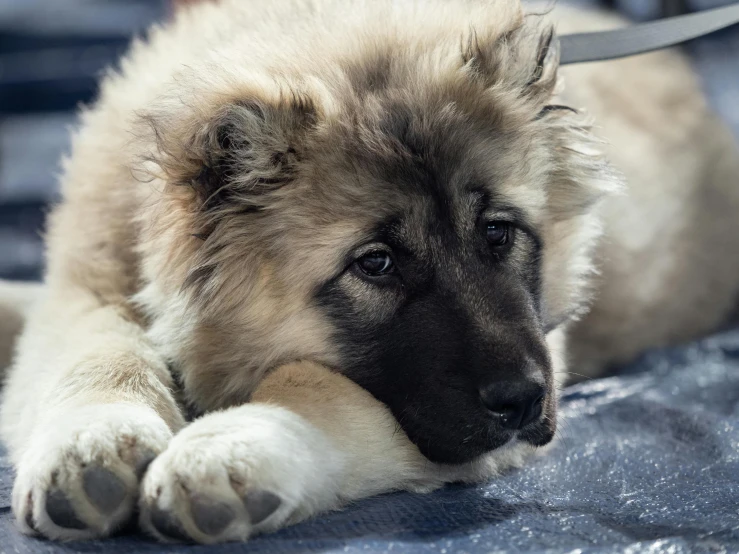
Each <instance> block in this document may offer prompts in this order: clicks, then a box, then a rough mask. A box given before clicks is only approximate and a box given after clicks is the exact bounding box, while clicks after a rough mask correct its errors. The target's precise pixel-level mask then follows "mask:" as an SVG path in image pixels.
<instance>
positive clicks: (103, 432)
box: [13, 404, 172, 540]
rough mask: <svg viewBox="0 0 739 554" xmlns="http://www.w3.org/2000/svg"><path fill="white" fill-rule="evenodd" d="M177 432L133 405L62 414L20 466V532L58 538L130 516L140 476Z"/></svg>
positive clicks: (79, 535) (16, 503) (95, 533)
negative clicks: (174, 432)
mask: <svg viewBox="0 0 739 554" xmlns="http://www.w3.org/2000/svg"><path fill="white" fill-rule="evenodd" d="M171 436H172V433H171V432H170V430H169V428H168V427H167V425H166V424H165V423H164V421H163V420H162V419H161V418H160V417H159V416H158V415H156V414H155V413H154V412H153V411H152V410H150V409H148V408H144V407H140V406H135V405H131V404H108V405H96V406H88V407H85V408H80V409H76V410H74V411H72V412H68V413H64V414H63V415H61V416H59V418H58V419H57V420H55V421H54V422H53V423H51V424H49V425H48V430H45V431H41V432H40V433H38V434H37V435H34V437H32V439H31V443H30V445H29V448H28V449H27V450H26V452H25V454H24V455H23V457H22V458H21V460H20V462H19V464H18V472H17V477H16V480H15V485H14V487H13V511H14V513H15V516H16V518H17V520H18V522H19V525H20V528H21V530H22V531H23V532H24V533H26V534H40V535H43V536H45V537H47V538H50V539H57V540H77V539H88V538H97V537H104V536H106V535H109V534H110V533H111V532H113V531H114V530H116V529H117V528H119V527H120V526H121V525H123V524H124V523H126V522H127V521H128V520H129V519H130V517H131V514H132V513H133V509H134V507H135V505H136V499H137V497H138V489H139V481H140V479H141V477H142V476H143V474H144V471H145V470H146V468H147V466H148V464H149V463H150V462H151V461H152V460H153V459H154V458H155V457H156V456H157V455H158V454H159V453H160V452H161V451H162V450H164V449H165V448H166V446H167V442H168V441H169V440H170V438H171Z"/></svg>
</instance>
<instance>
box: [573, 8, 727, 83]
mask: <svg viewBox="0 0 739 554" xmlns="http://www.w3.org/2000/svg"><path fill="white" fill-rule="evenodd" d="M737 23H739V3H737V4H732V5H731V6H726V7H724V8H714V9H712V10H705V11H701V12H698V13H693V14H688V15H678V16H676V17H668V18H666V19H661V20H659V21H653V22H651V23H641V24H637V25H632V26H629V27H624V28H622V29H615V30H612V31H599V32H595V33H577V34H572V35H562V36H560V37H559V43H560V62H559V63H560V64H561V65H565V64H570V63H584V62H597V61H603V60H612V59H615V58H623V57H626V56H633V55H635V54H643V53H645V52H651V51H653V50H659V49H660V48H667V47H668V46H675V45H677V44H680V43H682V42H687V41H689V40H693V39H695V38H698V37H702V36H705V35H709V34H711V33H713V32H715V31H719V30H721V29H725V28H727V27H731V26H732V25H736V24H737ZM737 73H738V74H739V58H737Z"/></svg>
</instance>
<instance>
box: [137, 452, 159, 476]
mask: <svg viewBox="0 0 739 554" xmlns="http://www.w3.org/2000/svg"><path fill="white" fill-rule="evenodd" d="M156 457H157V455H156V452H154V451H153V450H147V451H145V452H144V453H143V455H142V456H141V459H140V460H139V461H138V462H137V463H136V477H138V478H139V480H140V479H141V478H142V477H143V476H144V473H146V470H147V469H148V467H149V465H150V464H151V462H153V461H154V458H156Z"/></svg>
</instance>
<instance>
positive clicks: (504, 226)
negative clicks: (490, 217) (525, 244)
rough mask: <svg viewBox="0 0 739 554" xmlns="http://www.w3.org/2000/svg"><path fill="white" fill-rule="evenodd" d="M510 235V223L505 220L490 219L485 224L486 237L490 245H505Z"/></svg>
mask: <svg viewBox="0 0 739 554" xmlns="http://www.w3.org/2000/svg"><path fill="white" fill-rule="evenodd" d="M510 235H511V224H510V223H507V222H505V221H491V222H489V223H488V225H487V239H488V243H489V244H490V245H491V246H505V245H506V244H508V241H509V240H510Z"/></svg>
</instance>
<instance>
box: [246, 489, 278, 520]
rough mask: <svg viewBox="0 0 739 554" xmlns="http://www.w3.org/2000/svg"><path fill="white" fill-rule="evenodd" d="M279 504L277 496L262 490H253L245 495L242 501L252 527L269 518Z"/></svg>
mask: <svg viewBox="0 0 739 554" xmlns="http://www.w3.org/2000/svg"><path fill="white" fill-rule="evenodd" d="M281 503H282V500H280V497H279V496H277V495H276V494H274V493H271V492H269V491H264V490H253V491H251V492H249V493H248V494H247V495H246V499H245V500H244V505H245V506H246V511H247V512H249V516H250V517H251V524H252V525H257V524H258V523H261V522H262V521H264V520H265V519H267V518H268V517H269V516H271V515H272V514H273V513H274V512H275V510H277V508H279V507H280V504H281Z"/></svg>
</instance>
